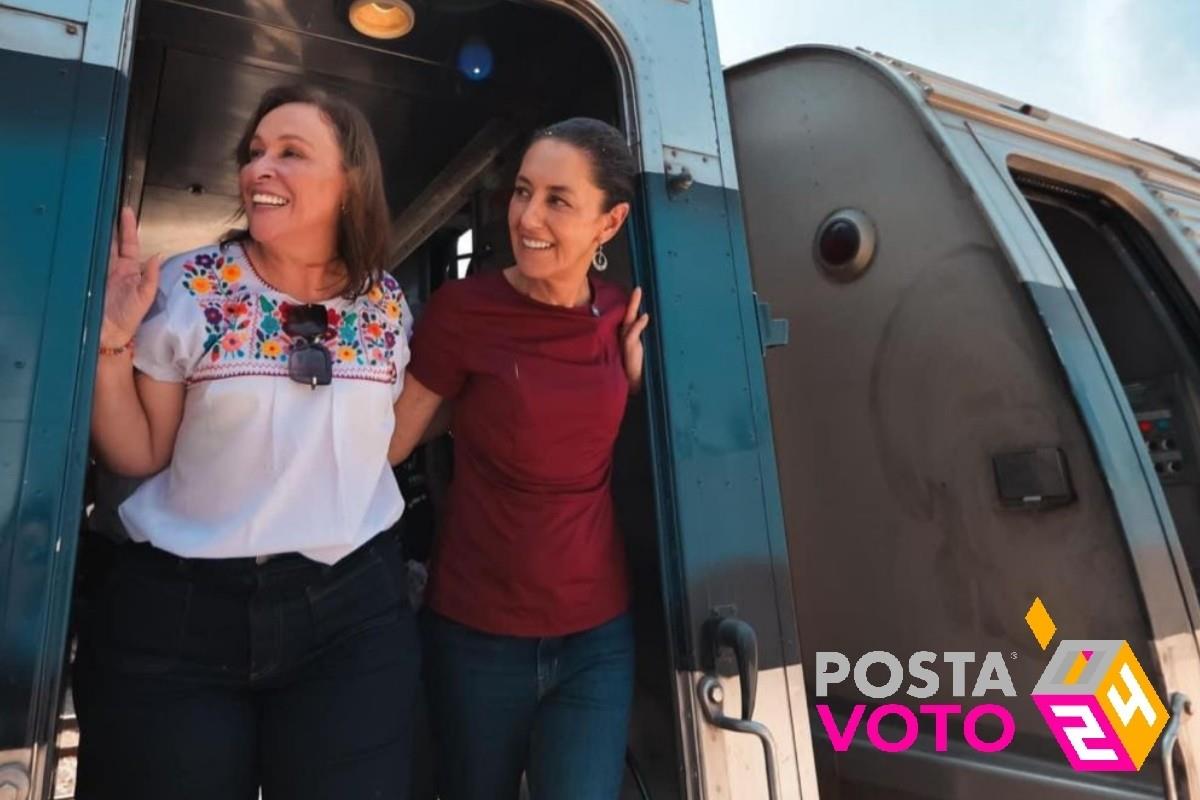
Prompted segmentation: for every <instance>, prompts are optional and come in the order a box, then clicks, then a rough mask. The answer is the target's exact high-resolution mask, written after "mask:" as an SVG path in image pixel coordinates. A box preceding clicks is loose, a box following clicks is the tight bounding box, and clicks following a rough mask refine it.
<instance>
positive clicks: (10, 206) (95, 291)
mask: <svg viewBox="0 0 1200 800" xmlns="http://www.w3.org/2000/svg"><path fill="white" fill-rule="evenodd" d="M125 93H126V91H125V81H124V79H123V78H119V76H118V73H117V72H116V71H115V70H112V69H107V68H100V67H94V66H89V65H83V64H79V63H77V62H68V61H60V60H55V59H48V58H41V57H37V56H29V55H23V54H17V53H12V52H7V51H4V52H0V107H3V108H5V109H6V112H9V113H6V114H5V115H4V117H3V119H0V185H3V186H5V192H3V193H0V247H2V248H3V249H2V250H0V279H3V280H4V283H5V285H6V292H5V293H3V295H2V296H0V323H2V324H3V325H4V333H5V338H6V340H7V341H10V342H11V343H13V344H14V345H15V347H14V348H13V349H10V350H6V351H5V352H4V353H2V354H0V443H3V445H4V448H5V449H4V451H3V455H2V456H0V511H3V527H2V528H0V642H3V647H2V648H0V687H3V688H2V689H0V750H3V749H9V750H20V749H22V748H29V747H30V746H31V745H35V744H36V745H40V747H39V748H38V749H37V750H36V751H35V752H37V753H38V762H37V763H36V764H31V765H30V768H31V772H32V773H33V779H34V789H35V792H34V796H40V795H41V794H42V792H43V787H45V786H46V784H47V780H48V769H49V766H50V764H49V761H48V759H47V758H46V753H47V750H46V747H45V746H46V745H47V744H48V743H49V742H50V741H51V739H52V735H53V726H54V718H55V713H56V710H57V698H58V696H59V691H60V686H61V679H62V662H63V654H64V648H65V642H66V629H67V618H68V613H69V608H70V594H71V584H72V577H73V569H74V555H75V545H76V539H77V536H78V530H79V525H80V518H81V511H82V509H81V501H82V495H83V491H82V487H83V476H84V472H85V465H86V457H87V432H88V431H87V428H88V417H89V414H90V407H91V385H92V378H93V373H94V366H95V357H96V356H95V332H96V330H97V328H98V324H99V312H100V301H101V290H102V288H103V285H102V280H103V274H102V273H103V269H104V264H105V262H106V258H107V249H108V241H109V231H110V230H111V225H112V219H113V206H114V203H115V197H116V186H117V183H116V181H117V178H118V177H119V159H120V147H119V142H120V125H121V123H122V121H123V118H124V98H125ZM114 143H117V146H113V144H114Z"/></svg>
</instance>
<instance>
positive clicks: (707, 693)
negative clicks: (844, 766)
mask: <svg viewBox="0 0 1200 800" xmlns="http://www.w3.org/2000/svg"><path fill="white" fill-rule="evenodd" d="M705 638H706V639H707V640H708V644H709V647H710V653H709V655H710V658H711V662H710V665H709V667H710V668H709V670H708V671H707V672H706V673H705V675H704V677H703V678H701V679H700V683H699V684H698V685H697V686H696V692H697V694H698V695H699V699H700V708H701V709H702V710H703V712H704V718H705V719H707V720H708V722H709V724H711V725H715V726H717V727H718V728H721V729H723V730H727V731H733V732H734V733H748V734H751V735H752V736H756V737H758V740H759V742H761V743H762V749H763V759H764V761H765V762H766V767H767V790H768V797H769V800H779V797H780V794H779V771H778V769H777V766H776V760H775V738H774V737H773V736H771V731H770V729H769V728H768V727H767V726H766V725H763V724H762V723H761V722H755V721H754V719H753V717H754V701H755V699H756V698H755V696H756V694H757V692H758V637H757V636H756V635H755V634H754V628H752V627H751V626H750V625H749V624H748V623H746V622H744V621H742V620H740V619H737V618H734V617H725V618H722V619H715V620H712V621H711V622H710V623H709V624H708V625H706V626H705ZM725 650H732V651H733V656H734V660H735V661H736V662H737V671H738V681H739V683H740V684H741V688H742V713H741V716H740V717H729V716H726V715H725V710H724V705H725V689H724V688H723V687H722V686H721V680H720V678H719V677H717V674H716V664H717V662H718V660H719V659H720V657H721V655H722V653H723V652H724V651H725Z"/></svg>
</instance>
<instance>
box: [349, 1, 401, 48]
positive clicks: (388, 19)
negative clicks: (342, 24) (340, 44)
mask: <svg viewBox="0 0 1200 800" xmlns="http://www.w3.org/2000/svg"><path fill="white" fill-rule="evenodd" d="M416 21H417V15H416V14H415V13H414V12H413V9H412V6H410V5H409V4H408V3H406V2H404V0H354V2H353V3H351V4H350V24H351V25H353V26H354V30H356V31H358V32H359V33H361V34H362V35H363V36H370V37H371V38H372V39H399V38H400V37H401V36H405V35H407V34H408V32H409V31H411V30H412V29H413V25H414V24H415V23H416Z"/></svg>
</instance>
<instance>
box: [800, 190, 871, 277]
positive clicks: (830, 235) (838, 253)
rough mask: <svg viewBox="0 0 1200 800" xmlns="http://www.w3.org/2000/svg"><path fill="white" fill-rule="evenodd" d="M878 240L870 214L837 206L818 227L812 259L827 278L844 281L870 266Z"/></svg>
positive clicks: (856, 275)
mask: <svg viewBox="0 0 1200 800" xmlns="http://www.w3.org/2000/svg"><path fill="white" fill-rule="evenodd" d="M878 240H879V237H878V235H877V234H876V232H875V223H873V222H871V218H870V217H868V216H867V215H866V214H864V213H863V212H862V211H859V210H858V209H857V208H843V209H839V210H838V211H834V212H833V213H832V214H830V215H829V216H828V217H826V218H825V220H824V221H823V222H822V223H821V224H820V226H818V228H817V235H816V238H815V239H814V240H813V259H814V260H815V261H816V262H817V266H819V267H820V268H821V270H822V271H823V272H824V273H825V274H826V275H827V276H828V277H830V278H832V279H833V280H835V281H839V282H842V283H848V282H850V281H853V280H856V279H857V278H858V277H859V276H861V275H862V274H863V273H864V272H866V271H867V268H868V267H869V266H871V262H872V261H873V260H874V258H875V249H876V244H877V243H878Z"/></svg>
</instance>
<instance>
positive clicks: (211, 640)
mask: <svg viewBox="0 0 1200 800" xmlns="http://www.w3.org/2000/svg"><path fill="white" fill-rule="evenodd" d="M405 575H406V569H405V566H404V561H403V559H402V557H401V554H400V547H399V543H398V542H397V540H396V539H395V537H394V536H391V535H380V536H377V537H376V538H375V539H373V540H372V541H371V542H369V543H368V544H366V545H364V546H363V547H361V548H359V549H358V550H357V551H355V552H354V553H353V554H351V555H350V556H347V557H346V558H344V559H343V560H342V561H340V562H338V563H337V564H335V565H334V566H332V567H328V566H325V565H322V564H318V563H316V562H313V561H309V560H308V559H305V558H303V557H301V556H298V555H287V556H282V557H278V558H275V559H272V560H269V561H267V562H266V563H264V564H257V563H255V560H254V559H212V560H205V559H183V558H177V557H175V556H172V555H170V554H168V553H165V552H163V551H161V550H156V549H154V548H152V547H150V546H148V545H122V546H119V547H118V548H117V550H116V552H115V557H114V559H113V563H112V565H111V566H110V567H108V568H107V569H106V570H105V574H104V575H103V576H102V577H101V578H100V579H99V580H98V582H97V585H96V587H95V591H94V592H93V593H92V594H91V595H90V596H88V597H86V598H85V601H86V602H85V606H84V611H83V613H82V615H81V617H82V618H81V619H80V635H79V649H78V653H77V658H76V665H75V672H74V689H75V701H76V709H77V713H78V716H79V726H80V735H81V739H80V749H79V776H78V781H79V782H78V789H77V793H76V796H77V797H78V798H79V800H138V799H139V798H146V800H150V799H151V798H153V799H154V800H160V798H164V797H170V798H178V799H179V800H190V798H196V800H200V798H204V799H205V800H218V798H219V799H220V800H243V799H244V800H254V799H255V798H257V797H258V793H259V788H260V787H261V789H262V795H263V797H264V798H265V800H310V799H311V800H317V799H318V798H322V799H324V798H328V799H329V800H333V798H337V800H344V798H356V800H357V798H386V800H396V798H406V797H407V796H408V786H409V760H410V751H411V722H412V716H413V705H414V702H415V699H416V697H415V696H416V686H417V679H418V674H419V670H420V645H419V636H418V634H417V629H416V623H415V619H414V616H413V613H412V610H411V609H410V607H409V605H408V601H407V599H406V591H407V590H406V578H405Z"/></svg>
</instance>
